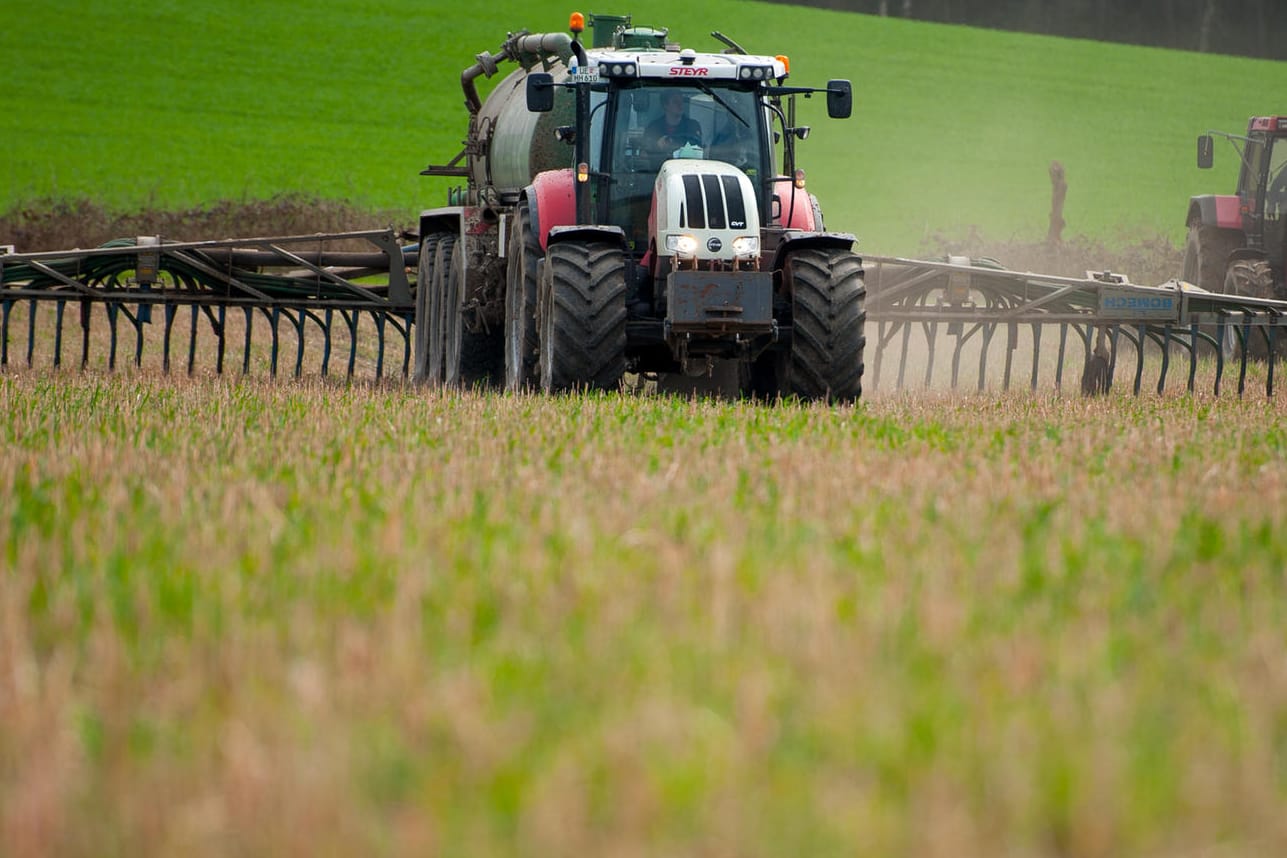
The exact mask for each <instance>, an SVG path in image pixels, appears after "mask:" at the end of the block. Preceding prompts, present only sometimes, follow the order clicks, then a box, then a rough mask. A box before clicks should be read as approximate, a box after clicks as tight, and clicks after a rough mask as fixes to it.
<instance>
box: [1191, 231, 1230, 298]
mask: <svg viewBox="0 0 1287 858" xmlns="http://www.w3.org/2000/svg"><path fill="white" fill-rule="evenodd" d="M1242 244H1243V242H1242V238H1241V237H1240V236H1239V235H1238V233H1236V232H1234V231H1233V230H1230V229H1224V228H1222V227H1218V226H1210V225H1208V224H1200V223H1194V224H1190V225H1189V237H1188V240H1187V241H1186V242H1185V244H1184V274H1183V276H1182V278H1181V279H1183V280H1185V281H1186V282H1188V283H1192V284H1193V285H1195V286H1198V287H1201V288H1203V289H1205V290H1207V291H1208V292H1222V291H1224V288H1223V287H1224V282H1225V267H1226V266H1227V265H1228V263H1229V254H1230V253H1232V252H1233V251H1234V250H1236V249H1238V248H1239V247H1242Z"/></svg>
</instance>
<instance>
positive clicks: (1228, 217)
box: [1183, 116, 1287, 299]
mask: <svg viewBox="0 0 1287 858" xmlns="http://www.w3.org/2000/svg"><path fill="white" fill-rule="evenodd" d="M1216 136H1219V137H1224V138H1226V139H1228V140H1229V141H1230V142H1231V143H1233V145H1234V148H1235V149H1237V150H1238V154H1239V157H1240V158H1241V160H1242V169H1241V171H1240V172H1239V173H1238V190H1237V192H1236V193H1235V194H1232V195H1219V194H1206V195H1203V196H1197V197H1193V198H1191V199H1190V200H1189V215H1188V221H1187V223H1188V227H1189V236H1188V241H1187V243H1186V245H1185V250H1184V275H1183V279H1184V280H1186V281H1188V282H1190V283H1193V284H1195V285H1197V286H1200V287H1202V288H1203V289H1206V290H1207V291H1209V292H1221V293H1224V294H1229V295H1243V296H1246V297H1251V298H1279V299H1282V298H1287V284H1284V274H1283V272H1284V262H1285V257H1287V116H1255V117H1252V118H1251V120H1250V121H1249V122H1248V123H1247V133H1246V136H1239V135H1236V134H1228V133H1225V132H1219V131H1208V132H1207V133H1206V134H1203V135H1201V136H1200V137H1198V167H1200V168H1202V169H1209V168H1210V167H1211V165H1212V163H1213V162H1214V138H1215V137H1216Z"/></svg>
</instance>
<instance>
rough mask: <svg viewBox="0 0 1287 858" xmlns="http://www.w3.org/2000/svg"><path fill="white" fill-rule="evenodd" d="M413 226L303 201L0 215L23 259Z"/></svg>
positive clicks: (404, 219)
mask: <svg viewBox="0 0 1287 858" xmlns="http://www.w3.org/2000/svg"><path fill="white" fill-rule="evenodd" d="M410 223H411V218H410V217H409V216H408V215H407V214H406V213H399V212H391V211H373V210H371V209H369V208H362V207H359V206H356V205H352V204H350V203H347V202H343V201H335V200H319V199H313V198H309V197H302V196H280V197H274V198H273V199H269V200H251V201H234V200H223V201H220V202H216V203H213V204H211V205H208V206H201V207H195V208H189V209H179V210H170V209H143V210H139V211H129V212H122V211H112V210H110V209H107V208H105V207H103V206H101V205H99V204H98V203H95V202H93V201H91V200H84V199H80V200H36V201H33V202H30V203H26V204H24V205H21V206H18V207H16V208H14V209H12V210H10V211H8V212H5V213H4V214H2V215H0V244H12V245H13V246H14V249H15V250H17V251H18V252H19V253H35V252H39V251H46V250H65V249H69V248H75V247H97V246H99V245H101V244H103V243H105V242H108V241H111V240H112V239H115V238H128V237H133V236H138V235H161V236H164V237H165V238H166V239H171V240H175V241H204V240H217V239H225V238H255V237H258V236H270V235H311V234H312V233H316V232H352V231H357V230H367V229H385V228H388V227H392V228H394V229H398V230H403V229H406V228H408V227H409V225H410Z"/></svg>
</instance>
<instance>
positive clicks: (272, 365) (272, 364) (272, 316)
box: [268, 307, 282, 377]
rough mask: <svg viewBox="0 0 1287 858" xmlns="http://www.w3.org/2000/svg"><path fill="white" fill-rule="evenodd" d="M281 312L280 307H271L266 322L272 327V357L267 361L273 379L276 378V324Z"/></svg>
mask: <svg viewBox="0 0 1287 858" xmlns="http://www.w3.org/2000/svg"><path fill="white" fill-rule="evenodd" d="M281 312H282V311H281V308H280V307H273V309H272V312H271V313H269V314H268V322H269V324H270V325H272V329H273V347H272V357H271V359H270V361H269V370H268V371H269V373H270V374H271V375H273V376H274V377H276V375H277V346H278V334H277V323H278V322H279V321H280V320H281Z"/></svg>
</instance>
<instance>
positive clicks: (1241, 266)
mask: <svg viewBox="0 0 1287 858" xmlns="http://www.w3.org/2000/svg"><path fill="white" fill-rule="evenodd" d="M1223 291H1224V293H1225V294H1226V295H1241V296H1243V297H1246V298H1274V297H1276V296H1275V295H1274V274H1273V271H1272V270H1271V269H1270V267H1269V263H1268V262H1266V261H1265V260H1263V259H1236V260H1234V261H1233V262H1230V263H1229V269H1228V271H1227V272H1226V274H1225V278H1224V290H1223ZM1263 330H1264V329H1263V328H1257V327H1253V328H1252V329H1251V332H1250V335H1249V336H1248V337H1247V357H1249V358H1251V359H1252V360H1261V361H1263V360H1268V359H1269V343H1268V342H1267V341H1266V339H1265V335H1264V333H1262V331H1263ZM1226 336H1227V337H1228V339H1226V341H1225V349H1226V355H1227V356H1231V357H1236V356H1237V355H1238V352H1239V342H1240V341H1239V339H1238V334H1235V333H1233V332H1232V331H1230V332H1229V333H1228V334H1227V335H1226ZM1281 350H1282V346H1279V347H1278V351H1279V353H1281Z"/></svg>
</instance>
